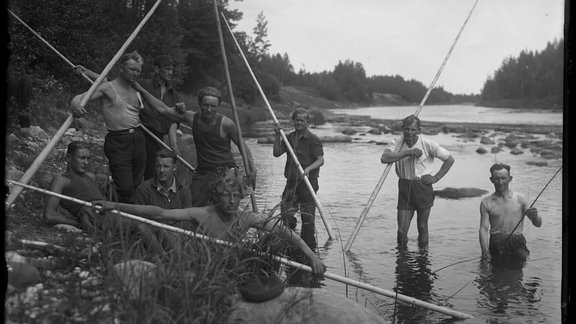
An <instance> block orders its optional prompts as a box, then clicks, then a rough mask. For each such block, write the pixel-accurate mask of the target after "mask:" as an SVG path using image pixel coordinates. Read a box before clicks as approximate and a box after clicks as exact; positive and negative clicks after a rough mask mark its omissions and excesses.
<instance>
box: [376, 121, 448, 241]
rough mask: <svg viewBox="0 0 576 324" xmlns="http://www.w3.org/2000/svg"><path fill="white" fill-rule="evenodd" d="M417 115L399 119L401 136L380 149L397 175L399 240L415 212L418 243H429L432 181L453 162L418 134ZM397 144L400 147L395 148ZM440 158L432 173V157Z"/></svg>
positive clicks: (446, 171) (445, 153) (443, 151)
mask: <svg viewBox="0 0 576 324" xmlns="http://www.w3.org/2000/svg"><path fill="white" fill-rule="evenodd" d="M420 131H421V126H420V119H419V118H418V117H416V116H414V115H410V116H408V117H406V118H404V119H403V120H402V132H403V135H404V136H403V137H399V138H396V139H394V141H393V142H392V143H390V144H389V145H388V147H387V148H386V149H385V150H384V153H382V157H381V158H380V161H381V162H382V163H392V162H395V167H396V174H397V175H398V178H399V179H398V216H397V218H398V237H397V240H398V244H399V245H405V244H406V242H407V241H408V230H409V229H410V222H411V221H412V217H413V216H414V211H416V212H417V224H418V245H419V246H420V247H426V246H427V245H428V217H429V216H430V209H431V208H432V206H433V205H434V189H433V188H432V184H433V183H436V182H438V181H440V179H442V177H444V175H445V174H446V173H448V171H449V170H450V168H451V167H452V164H454V158H453V157H452V156H451V155H450V152H448V151H447V150H446V149H445V148H443V147H441V146H440V145H439V144H438V143H436V142H434V141H432V140H429V139H427V138H423V137H422V136H419V135H420ZM397 147H400V149H398V150H397V149H396V148H397ZM435 158H437V159H440V160H441V161H443V163H442V166H441V167H440V170H438V172H436V173H435V174H434V175H432V174H433V173H434V172H433V167H434V159H435Z"/></svg>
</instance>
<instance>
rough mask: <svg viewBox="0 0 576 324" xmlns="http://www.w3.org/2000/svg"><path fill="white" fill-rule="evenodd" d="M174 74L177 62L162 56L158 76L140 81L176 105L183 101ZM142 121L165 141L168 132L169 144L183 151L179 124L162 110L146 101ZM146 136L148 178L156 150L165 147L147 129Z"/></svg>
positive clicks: (156, 67)
mask: <svg viewBox="0 0 576 324" xmlns="http://www.w3.org/2000/svg"><path fill="white" fill-rule="evenodd" d="M173 73H174V61H173V60H172V59H171V58H170V57H168V56H165V55H161V56H159V57H157V58H156V60H155V61H154V76H153V77H152V78H151V79H142V80H139V81H138V82H139V83H140V84H141V85H142V87H143V88H144V89H146V91H148V92H149V93H150V94H152V95H153V96H154V97H156V98H158V99H160V100H162V102H163V103H165V104H166V106H168V107H175V106H176V103H179V102H180V96H179V95H178V92H176V90H175V89H174V88H173V86H172V76H173ZM140 121H141V122H142V125H144V126H145V127H146V128H147V129H148V130H150V132H152V133H153V134H154V135H155V136H156V137H158V138H159V139H161V140H164V137H165V136H166V135H168V145H170V147H171V148H172V149H173V150H174V152H176V154H180V150H179V149H178V141H177V137H176V128H177V127H178V124H177V123H175V122H173V121H172V120H170V119H168V118H166V117H164V116H163V115H162V114H161V113H160V112H158V111H157V110H156V109H154V108H153V107H151V105H150V104H148V103H147V102H145V104H144V109H143V110H142V111H141V112H140ZM144 137H145V138H146V169H145V171H144V180H148V179H150V178H152V177H154V175H155V164H156V152H158V151H159V150H161V149H162V148H163V146H162V145H161V144H160V143H158V141H157V140H156V139H154V138H152V136H150V135H149V134H148V133H147V132H144Z"/></svg>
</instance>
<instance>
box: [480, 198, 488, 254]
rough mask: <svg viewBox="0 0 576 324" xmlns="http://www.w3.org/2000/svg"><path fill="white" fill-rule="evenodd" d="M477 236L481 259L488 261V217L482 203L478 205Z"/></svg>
mask: <svg viewBox="0 0 576 324" xmlns="http://www.w3.org/2000/svg"><path fill="white" fill-rule="evenodd" d="M478 234H479V239H480V249H481V251H482V259H483V260H490V250H489V244H490V215H489V214H488V210H487V209H486V206H484V202H481V203H480V230H479V233H478Z"/></svg>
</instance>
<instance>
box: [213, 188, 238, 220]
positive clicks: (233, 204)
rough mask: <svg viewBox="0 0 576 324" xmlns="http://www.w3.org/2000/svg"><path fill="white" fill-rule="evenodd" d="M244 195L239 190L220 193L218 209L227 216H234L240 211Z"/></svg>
mask: <svg viewBox="0 0 576 324" xmlns="http://www.w3.org/2000/svg"><path fill="white" fill-rule="evenodd" d="M241 199H242V194H241V193H240V191H238V190H234V189H233V190H225V191H224V192H221V193H219V196H218V201H217V203H218V208H219V209H220V210H221V211H222V212H223V213H224V214H226V215H232V214H234V213H235V212H236V211H237V210H238V206H240V200H241Z"/></svg>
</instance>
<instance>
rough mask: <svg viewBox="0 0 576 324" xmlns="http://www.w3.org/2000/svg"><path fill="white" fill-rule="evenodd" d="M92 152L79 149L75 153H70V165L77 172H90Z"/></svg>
mask: <svg viewBox="0 0 576 324" xmlns="http://www.w3.org/2000/svg"><path fill="white" fill-rule="evenodd" d="M90 158H91V154H90V151H89V150H87V149H79V150H77V151H76V153H74V155H72V156H70V155H68V165H69V166H70V168H71V169H72V171H74V172H75V173H79V174H84V173H86V172H88V164H89V163H90Z"/></svg>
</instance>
